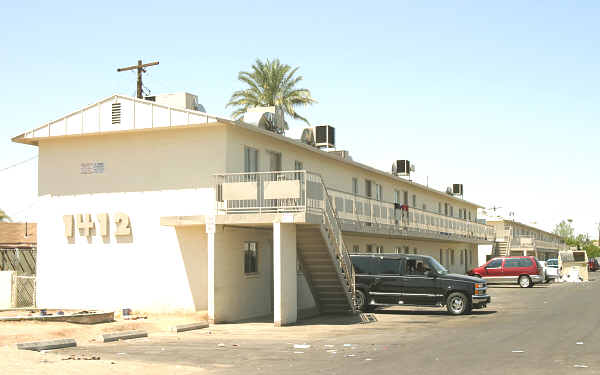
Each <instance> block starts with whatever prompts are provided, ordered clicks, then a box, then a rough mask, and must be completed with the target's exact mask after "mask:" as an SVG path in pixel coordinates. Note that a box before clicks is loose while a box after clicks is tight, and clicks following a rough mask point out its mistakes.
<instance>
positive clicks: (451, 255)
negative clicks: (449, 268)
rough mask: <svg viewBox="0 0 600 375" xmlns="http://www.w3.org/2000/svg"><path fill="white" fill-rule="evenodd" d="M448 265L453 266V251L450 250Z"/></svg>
mask: <svg viewBox="0 0 600 375" xmlns="http://www.w3.org/2000/svg"><path fill="white" fill-rule="evenodd" d="M450 264H451V265H454V249H450Z"/></svg>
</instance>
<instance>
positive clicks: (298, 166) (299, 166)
mask: <svg viewBox="0 0 600 375" xmlns="http://www.w3.org/2000/svg"><path fill="white" fill-rule="evenodd" d="M294 170H296V171H302V170H304V163H303V162H301V161H300V160H294ZM301 177H302V176H301V173H296V176H295V178H296V180H300V179H301Z"/></svg>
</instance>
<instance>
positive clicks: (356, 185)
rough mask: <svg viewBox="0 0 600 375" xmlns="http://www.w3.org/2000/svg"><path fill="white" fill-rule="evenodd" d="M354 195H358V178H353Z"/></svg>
mask: <svg viewBox="0 0 600 375" xmlns="http://www.w3.org/2000/svg"><path fill="white" fill-rule="evenodd" d="M352 194H354V195H358V178H356V177H352Z"/></svg>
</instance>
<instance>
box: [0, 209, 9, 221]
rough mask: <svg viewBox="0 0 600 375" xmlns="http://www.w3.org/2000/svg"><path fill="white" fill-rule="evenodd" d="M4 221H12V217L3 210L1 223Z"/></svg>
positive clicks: (0, 213) (0, 217) (0, 211)
mask: <svg viewBox="0 0 600 375" xmlns="http://www.w3.org/2000/svg"><path fill="white" fill-rule="evenodd" d="M3 221H10V217H9V216H8V215H7V214H6V213H5V212H4V211H2V210H0V223H1V222H3Z"/></svg>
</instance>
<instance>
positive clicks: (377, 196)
mask: <svg viewBox="0 0 600 375" xmlns="http://www.w3.org/2000/svg"><path fill="white" fill-rule="evenodd" d="M375 199H377V200H378V201H382V200H383V187H382V186H381V185H379V184H375Z"/></svg>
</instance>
